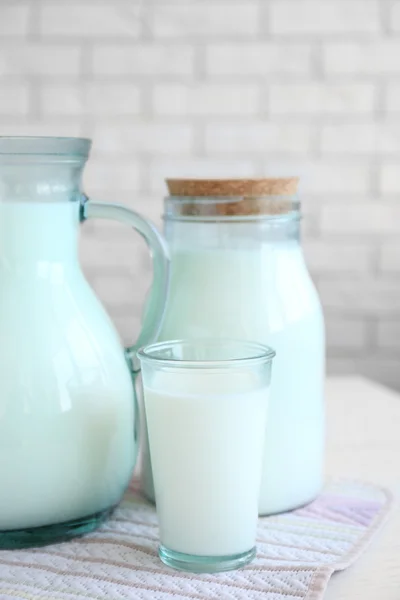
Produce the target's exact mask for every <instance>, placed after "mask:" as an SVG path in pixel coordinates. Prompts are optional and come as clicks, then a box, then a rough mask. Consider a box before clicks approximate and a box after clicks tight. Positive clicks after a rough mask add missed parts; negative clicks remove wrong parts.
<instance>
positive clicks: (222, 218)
mask: <svg viewBox="0 0 400 600" xmlns="http://www.w3.org/2000/svg"><path fill="white" fill-rule="evenodd" d="M302 218H303V217H302V215H301V213H300V212H298V211H296V212H292V213H287V214H285V215H240V216H238V215H214V216H210V217H204V216H201V215H190V216H189V215H185V216H183V215H176V216H175V215H171V214H163V215H162V216H161V219H162V220H163V221H166V222H168V221H180V222H182V223H185V222H186V223H251V222H252V221H269V222H271V223H277V224H279V223H288V222H296V221H301V220H302Z"/></svg>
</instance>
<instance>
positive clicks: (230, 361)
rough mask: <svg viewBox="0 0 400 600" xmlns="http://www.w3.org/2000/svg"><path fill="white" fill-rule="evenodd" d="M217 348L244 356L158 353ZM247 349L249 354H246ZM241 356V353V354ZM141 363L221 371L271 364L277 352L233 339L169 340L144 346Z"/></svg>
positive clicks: (267, 347) (249, 342) (259, 345)
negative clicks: (187, 356) (185, 356)
mask: <svg viewBox="0 0 400 600" xmlns="http://www.w3.org/2000/svg"><path fill="white" fill-rule="evenodd" d="M179 345H180V346H182V345H187V346H192V347H195V346H202V345H203V346H215V347H216V348H217V347H219V348H222V347H224V346H229V345H231V346H235V347H236V349H243V356H239V357H235V358H225V359H220V358H219V359H213V358H209V359H201V360H200V359H199V360H197V359H180V358H175V357H173V358H171V357H165V356H157V353H158V352H161V351H163V350H167V349H169V348H174V347H177V346H179ZM246 349H247V352H246ZM240 354H241V352H240ZM137 355H138V357H139V359H140V361H141V362H147V363H150V364H153V365H159V366H167V367H178V368H179V367H186V368H196V369H198V368H203V369H221V368H231V367H236V366H249V365H255V364H261V363H266V362H270V361H271V360H272V359H273V358H274V356H275V355H276V352H275V350H274V349H273V348H271V347H270V346H267V345H265V344H260V343H259V342H252V341H248V340H240V339H232V338H197V339H190V338H188V339H180V340H167V341H165V342H156V343H153V344H148V345H146V346H143V347H142V348H140V349H139V350H138V353H137Z"/></svg>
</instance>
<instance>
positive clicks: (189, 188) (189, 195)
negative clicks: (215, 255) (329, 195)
mask: <svg viewBox="0 0 400 600" xmlns="http://www.w3.org/2000/svg"><path fill="white" fill-rule="evenodd" d="M298 182H299V179H298V177H285V178H268V179H167V180H166V183H167V186H168V190H169V193H170V195H171V196H174V198H175V200H177V202H176V203H175V206H174V212H175V214H179V215H181V216H203V217H213V216H249V215H279V214H285V213H288V212H291V211H292V210H293V196H295V194H296V192H297V186H298Z"/></svg>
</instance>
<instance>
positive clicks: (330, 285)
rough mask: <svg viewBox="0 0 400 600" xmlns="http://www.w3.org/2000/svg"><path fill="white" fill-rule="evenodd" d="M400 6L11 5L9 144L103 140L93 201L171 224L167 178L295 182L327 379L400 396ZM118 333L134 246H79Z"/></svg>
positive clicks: (4, 63)
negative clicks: (318, 300) (322, 321)
mask: <svg viewBox="0 0 400 600" xmlns="http://www.w3.org/2000/svg"><path fill="white" fill-rule="evenodd" d="M399 57H400V0H262V1H261V0H152V1H150V0H80V1H78V0H68V1H67V0H57V1H56V0H1V1H0V134H3V135H12V134H19V135H39V134H42V135H87V136H90V137H93V138H94V146H93V152H92V158H91V160H90V163H89V165H88V167H87V169H86V172H85V177H84V182H85V190H86V191H87V192H88V193H89V194H91V195H93V196H94V197H96V198H100V199H103V200H104V199H110V200H113V201H118V202H125V203H126V204H128V205H129V206H130V207H132V208H133V209H135V210H139V211H141V212H142V213H143V214H144V215H146V216H148V217H150V218H152V219H153V220H154V221H155V222H156V223H157V225H159V226H160V225H161V220H160V213H161V210H162V202H161V198H162V196H163V195H164V193H165V186H164V182H163V178H164V177H165V176H168V175H169V176H179V175H183V176H199V177H207V176H209V177H218V176H222V177H229V176H237V177H240V176H243V177H246V176H255V175H260V174H263V173H267V174H269V175H271V174H274V173H277V174H291V173H300V174H301V176H302V186H301V187H302V195H303V196H302V197H303V207H304V214H305V220H304V222H303V239H304V246H305V251H306V258H307V261H308V264H309V266H310V269H311V272H312V275H313V277H314V278H315V280H316V283H317V285H318V287H319V289H320V292H321V297H322V300H323V303H324V307H325V311H326V319H327V333H328V335H327V338H328V347H329V348H328V355H329V365H330V368H331V369H333V370H335V371H339V372H354V371H357V372H360V373H364V374H367V375H369V376H371V377H376V378H377V379H380V380H382V381H383V382H386V383H389V384H391V385H395V386H396V387H398V388H399V389H400V369H399V364H400V79H399V76H400V58H399ZM81 251H82V259H83V263H84V268H85V272H86V273H87V275H88V277H89V278H90V280H91V282H92V283H93V285H94V287H95V289H96V291H97V292H98V294H99V295H101V297H102V298H103V299H104V302H105V304H106V306H107V308H108V309H109V310H110V312H111V314H112V316H113V318H114V319H115V322H116V323H117V325H118V327H119V328H120V331H121V333H122V335H123V337H124V339H125V340H132V339H133V335H134V333H135V331H137V330H138V327H139V322H140V318H139V316H140V309H141V303H142V299H143V296H144V294H145V292H146V289H147V287H148V285H149V282H150V277H151V273H150V268H149V264H150V263H149V258H148V256H147V253H146V248H145V246H144V243H143V241H142V240H141V238H140V237H139V236H137V235H136V236H135V235H134V234H133V233H132V231H131V230H130V229H129V228H124V227H123V226H121V225H115V224H112V223H108V222H105V221H98V222H96V223H91V224H88V225H87V226H86V227H85V228H84V231H83V235H82V248H81Z"/></svg>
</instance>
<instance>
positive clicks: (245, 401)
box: [139, 339, 275, 572]
mask: <svg viewBox="0 0 400 600" xmlns="http://www.w3.org/2000/svg"><path fill="white" fill-rule="evenodd" d="M274 355H275V352H274V351H273V350H272V349H271V348H268V347H267V346H263V345H261V344H258V343H252V342H245V341H231V340H222V339H221V340H208V339H202V340H194V341H168V342H163V343H158V344H153V345H150V346H147V347H146V348H144V349H143V350H142V351H140V352H139V358H140V360H141V364H142V376H143V387H144V400H145V409H146V416H147V423H148V434H149V444H150V454H151V461H152V465H153V474H154V486H155V496H156V503H157V513H158V519H159V526H160V541H161V544H160V547H159V555H160V558H161V560H162V561H163V562H164V563H165V564H167V565H168V566H170V567H174V568H176V569H181V570H185V571H192V572H216V571H227V570H231V569H236V568H238V567H241V566H243V565H245V564H247V563H248V562H250V561H251V560H252V559H253V558H254V556H255V553H256V548H255V541H256V528H257V517H258V496H259V491H260V483H261V471H262V459H263V450H264V440H265V427H266V417H267V405H268V389H269V385H270V377H271V363H272V359H273V357H274Z"/></svg>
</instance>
